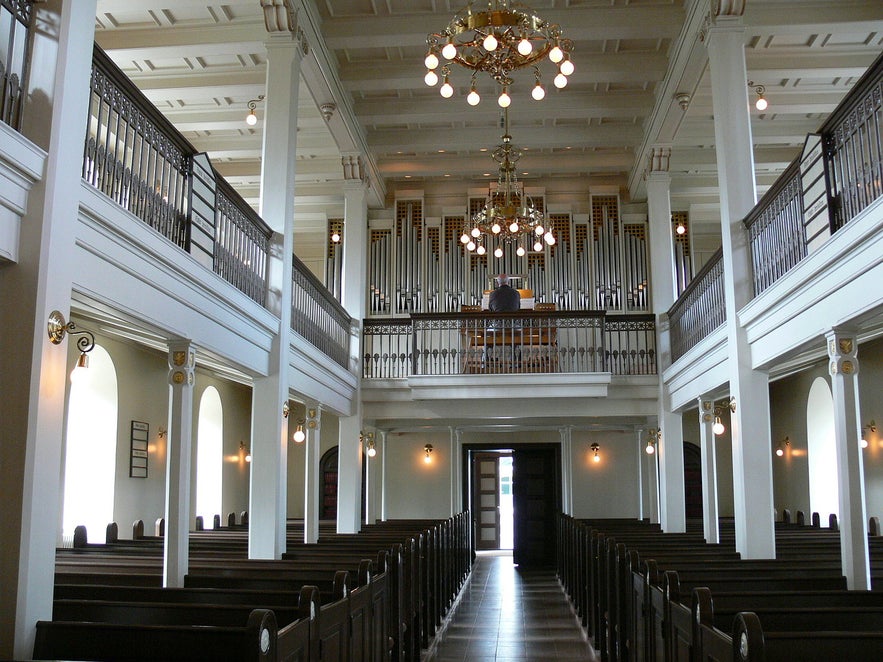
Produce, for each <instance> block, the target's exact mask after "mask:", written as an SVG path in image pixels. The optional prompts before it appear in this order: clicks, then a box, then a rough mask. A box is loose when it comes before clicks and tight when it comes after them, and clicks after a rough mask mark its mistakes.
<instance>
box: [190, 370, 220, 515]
mask: <svg viewBox="0 0 883 662" xmlns="http://www.w3.org/2000/svg"><path fill="white" fill-rule="evenodd" d="M223 462H224V408H223V406H222V405H221V396H220V394H219V393H218V389H216V388H215V387H214V386H209V387H208V388H206V389H205V391H203V393H202V398H201V399H200V401H199V425H198V427H197V432H196V514H197V515H202V519H203V522H204V524H205V527H206V528H207V529H208V528H212V518H213V517H214V515H216V514H218V515H220V514H221V508H222V504H221V494H222V492H221V474H222V469H223Z"/></svg>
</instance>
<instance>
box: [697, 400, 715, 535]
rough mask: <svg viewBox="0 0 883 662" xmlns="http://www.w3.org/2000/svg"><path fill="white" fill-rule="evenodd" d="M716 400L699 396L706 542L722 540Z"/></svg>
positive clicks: (703, 522) (703, 521) (703, 517)
mask: <svg viewBox="0 0 883 662" xmlns="http://www.w3.org/2000/svg"><path fill="white" fill-rule="evenodd" d="M712 425H714V401H713V400H712V399H711V398H709V397H707V396H704V397H700V398H699V444H700V447H701V448H702V525H703V532H704V533H705V542H707V543H713V544H717V543H719V542H720V525H719V523H718V511H717V450H716V448H715V443H714V432H712V430H711V426H712Z"/></svg>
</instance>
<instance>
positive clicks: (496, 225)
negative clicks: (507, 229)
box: [491, 223, 503, 234]
mask: <svg viewBox="0 0 883 662" xmlns="http://www.w3.org/2000/svg"><path fill="white" fill-rule="evenodd" d="M502 230H503V228H501V227H500V224H499V223H494V224H493V225H492V226H491V232H493V233H494V234H500V232H501V231H502Z"/></svg>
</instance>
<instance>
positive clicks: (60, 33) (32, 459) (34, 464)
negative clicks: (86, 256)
mask: <svg viewBox="0 0 883 662" xmlns="http://www.w3.org/2000/svg"><path fill="white" fill-rule="evenodd" d="M59 7H60V12H61V13H60V14H59V13H58V10H59ZM95 7H96V2H95V0H83V1H82V2H81V1H80V0H77V1H76V2H74V0H65V1H64V2H53V3H52V4H51V5H49V6H47V5H42V4H35V5H34V11H37V12H39V13H40V14H41V17H42V18H41V19H40V20H38V24H40V25H41V26H42V27H41V30H44V32H43V37H45V41H44V44H45V46H46V49H54V48H56V47H57V54H54V55H52V56H48V57H47V58H46V60H45V61H39V62H38V61H35V62H34V63H33V64H34V66H44V67H49V68H50V69H51V68H52V67H53V66H55V79H54V86H53V90H52V91H51V93H50V94H51V98H49V99H45V101H46V103H48V104H50V107H49V108H47V114H50V115H51V116H50V118H49V119H48V120H47V121H46V122H45V125H44V126H42V127H41V128H42V129H44V130H45V133H44V135H46V136H49V156H48V159H47V163H46V172H45V177H44V179H43V181H42V182H37V184H36V185H35V187H34V189H33V190H32V191H31V194H30V198H29V201H28V213H27V215H26V216H25V219H24V221H23V222H22V224H21V236H20V238H19V247H20V249H21V250H20V254H19V261H18V263H16V264H13V265H5V266H3V267H2V271H3V273H2V274H0V310H3V311H4V312H3V325H4V328H3V333H2V334H0V348H2V354H3V359H2V366H3V369H2V373H3V380H4V385H3V397H2V399H0V400H2V402H0V419H2V420H3V428H4V429H3V432H2V433H0V434H2V441H0V466H2V474H3V478H2V480H0V482H2V484H3V485H2V492H0V493H2V496H3V509H2V510H3V512H2V514H0V530H2V536H3V542H2V543H0V658H8V659H11V658H16V659H30V657H31V655H32V654H33V647H34V635H35V631H36V630H35V624H36V622H37V621H38V620H48V619H51V618H52V591H53V577H54V568H55V547H56V544H57V542H58V535H59V529H58V524H59V523H60V522H61V513H60V507H61V502H62V486H61V481H60V480H59V476H61V474H62V470H61V467H62V439H63V436H64V424H63V417H64V402H65V391H66V387H67V374H66V372H67V352H66V348H67V343H68V342H71V340H70V338H68V339H66V340H65V344H64V345H62V346H61V347H56V346H55V345H53V344H52V343H50V342H49V339H48V337H47V335H46V321H47V319H48V317H49V313H50V312H52V311H53V310H60V311H61V312H62V313H64V315H65V318H69V316H70V315H69V312H70V303H71V279H72V276H73V274H74V273H75V272H76V263H75V255H76V251H75V250H74V235H75V230H76V218H77V213H78V204H79V200H80V197H81V196H80V186H81V182H82V179H81V175H80V171H81V168H80V165H81V164H82V161H83V144H84V142H85V136H86V115H87V109H88V100H89V93H90V91H89V75H90V71H91V67H92V44H93V42H94V40H95ZM56 39H57V44H51V45H49V44H48V42H51V41H55V40H56ZM38 114H39V113H38ZM40 119H42V117H41V118H38V119H37V121H39V120H40ZM16 582H17V583H16Z"/></svg>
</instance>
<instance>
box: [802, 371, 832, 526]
mask: <svg viewBox="0 0 883 662" xmlns="http://www.w3.org/2000/svg"><path fill="white" fill-rule="evenodd" d="M806 449H807V454H808V460H809V508H810V511H811V512H814V513H819V515H820V516H821V518H822V521H823V522H827V521H828V515H830V514H831V513H835V514H836V515H837V516H838V517H839V516H840V502H839V499H838V496H837V488H838V481H837V449H836V446H835V443H834V398H833V397H832V395H831V387H830V386H828V381H827V380H826V379H825V378H824V377H818V378H816V379H815V380H814V381H813V383H812V386H810V388H809V396H808V397H807V400H806Z"/></svg>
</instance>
